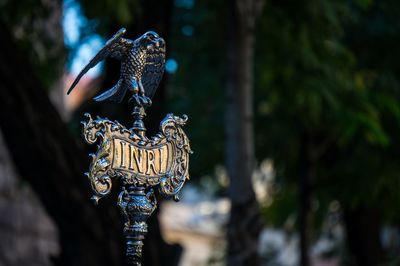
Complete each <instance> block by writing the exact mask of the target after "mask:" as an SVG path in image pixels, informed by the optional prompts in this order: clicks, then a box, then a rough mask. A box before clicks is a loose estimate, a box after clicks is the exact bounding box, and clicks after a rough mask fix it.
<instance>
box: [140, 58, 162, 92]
mask: <svg viewBox="0 0 400 266" xmlns="http://www.w3.org/2000/svg"><path fill="white" fill-rule="evenodd" d="M164 67H165V55H164V53H162V52H156V53H154V54H151V55H150V56H149V58H148V59H147V62H146V64H145V66H144V69H143V74H142V79H141V82H142V84H143V87H144V89H145V93H146V96H147V97H149V98H150V99H152V98H153V96H154V94H155V92H156V90H157V87H158V85H159V84H160V81H161V79H162V76H163V74H164Z"/></svg>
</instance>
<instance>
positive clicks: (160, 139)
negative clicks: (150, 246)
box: [68, 29, 192, 265]
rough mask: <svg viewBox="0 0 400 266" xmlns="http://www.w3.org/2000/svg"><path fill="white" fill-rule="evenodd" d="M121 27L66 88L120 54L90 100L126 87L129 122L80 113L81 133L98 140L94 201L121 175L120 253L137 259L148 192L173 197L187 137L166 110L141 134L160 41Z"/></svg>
mask: <svg viewBox="0 0 400 266" xmlns="http://www.w3.org/2000/svg"><path fill="white" fill-rule="evenodd" d="M124 33H125V29H121V30H120V31H118V32H117V33H116V34H115V35H114V37H112V38H111V39H110V40H109V41H108V42H107V43H106V44H105V46H104V47H103V48H102V49H101V50H100V51H99V52H98V53H97V55H96V56H95V57H94V58H93V59H92V60H91V61H90V62H89V64H88V65H87V66H86V67H85V68H84V69H83V70H82V71H81V73H80V74H79V75H78V77H77V78H76V80H75V81H74V82H73V84H72V85H71V88H70V89H69V91H68V93H69V92H71V91H72V89H73V88H74V87H75V85H76V84H77V83H78V82H79V80H80V79H81V77H82V76H83V75H84V74H85V73H86V72H87V71H88V70H89V69H90V68H92V67H93V66H95V65H96V64H97V63H99V62H100V61H101V60H103V59H104V58H106V57H107V56H111V57H115V58H118V59H119V60H121V76H120V79H119V80H118V82H117V84H116V85H115V86H114V87H113V88H112V89H110V90H108V91H106V92H104V93H103V94H101V95H100V96H97V97H96V98H95V100H96V101H103V100H111V101H117V102H120V101H122V99H123V98H124V96H125V94H126V92H127V91H128V90H129V91H131V92H132V98H131V99H132V100H133V101H132V102H133V104H134V108H133V113H132V115H133V118H134V122H133V127H132V128H130V129H127V128H126V127H124V126H123V125H121V124H120V123H118V122H117V121H110V120H108V119H102V118H99V117H98V118H97V119H93V118H92V117H91V116H90V115H89V114H85V116H86V117H87V121H85V122H83V137H84V139H85V141H86V142H87V143H88V144H94V143H96V142H97V143H99V145H98V149H97V152H96V153H95V154H91V155H90V156H91V157H92V162H91V164H90V166H89V172H88V173H86V175H87V177H88V178H89V180H90V183H91V185H92V189H93V191H94V195H93V197H92V200H93V201H94V202H95V203H96V204H97V203H98V201H99V199H100V198H102V197H104V196H105V195H107V194H108V193H109V192H110V190H111V186H112V179H115V178H119V179H121V180H122V184H123V187H122V191H121V193H120V194H119V197H118V206H119V208H120V209H121V212H122V215H123V217H124V221H125V224H124V235H125V237H126V246H127V249H126V255H127V259H128V263H129V264H131V265H141V262H140V261H141V256H142V246H143V239H144V237H145V235H146V233H147V224H146V220H147V218H148V217H149V216H150V215H151V214H152V213H153V211H154V210H155V208H156V206H157V201H156V197H155V195H154V193H155V191H156V190H157V191H158V192H159V193H160V194H161V195H164V196H174V198H175V199H178V195H177V194H178V193H179V191H180V190H181V188H182V186H183V184H184V183H185V181H186V179H189V172H188V169H189V154H190V153H191V152H192V151H191V149H190V145H189V139H188V138H187V136H186V134H185V133H184V131H183V130H182V126H184V125H185V124H186V121H187V119H188V118H187V116H186V115H184V116H183V117H182V118H180V117H177V116H174V115H173V114H168V115H167V116H166V117H165V118H164V119H163V120H162V121H161V123H160V132H159V133H158V134H157V135H155V136H153V137H152V138H147V137H146V128H145V126H144V123H143V121H142V119H143V118H144V117H145V115H146V113H145V108H146V107H149V106H150V105H151V98H152V97H153V95H154V93H155V91H156V89H157V86H158V84H159V82H160V80H161V78H162V75H163V71H164V62H165V42H164V40H163V39H162V38H161V37H159V36H158V35H157V33H155V32H151V31H150V32H147V33H145V34H144V35H142V36H141V37H140V38H138V39H136V40H135V41H132V40H128V39H124V38H122V35H123V34H124Z"/></svg>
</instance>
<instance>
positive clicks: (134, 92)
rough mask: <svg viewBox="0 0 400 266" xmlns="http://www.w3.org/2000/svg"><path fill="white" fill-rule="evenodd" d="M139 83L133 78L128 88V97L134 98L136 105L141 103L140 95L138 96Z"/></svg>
mask: <svg viewBox="0 0 400 266" xmlns="http://www.w3.org/2000/svg"><path fill="white" fill-rule="evenodd" d="M139 88H140V87H139V83H138V82H137V80H136V79H135V78H133V79H131V80H130V84H129V89H130V91H131V92H132V97H131V98H130V99H129V101H132V100H135V103H136V104H137V105H141V102H140V97H139V90H140V89H139Z"/></svg>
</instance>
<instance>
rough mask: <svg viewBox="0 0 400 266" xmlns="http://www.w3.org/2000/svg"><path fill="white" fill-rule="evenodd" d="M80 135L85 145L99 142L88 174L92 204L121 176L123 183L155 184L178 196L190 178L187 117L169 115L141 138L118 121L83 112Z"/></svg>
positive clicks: (92, 155)
mask: <svg viewBox="0 0 400 266" xmlns="http://www.w3.org/2000/svg"><path fill="white" fill-rule="evenodd" d="M85 116H86V117H87V118H88V121H86V122H83V136H84V139H85V141H86V142H87V143H88V144H94V143H96V142H98V143H99V145H98V150H97V153H96V154H90V156H91V157H92V162H91V164H90V167H89V172H88V173H86V175H87V176H88V178H89V180H90V182H91V185H92V188H93V191H94V193H95V195H94V196H93V197H92V199H93V200H94V201H95V203H97V202H98V200H99V199H100V198H101V197H103V196H105V195H107V194H108V193H109V192H110V190H111V186H112V181H111V179H112V178H120V179H121V180H122V181H123V184H124V185H133V186H143V187H154V186H157V185H159V191H160V192H161V193H162V194H163V195H165V196H177V194H178V192H179V191H180V190H181V188H182V186H183V184H184V183H185V180H186V179H189V172H188V167H189V154H190V153H191V150H190V145H189V139H188V137H187V136H186V134H185V133H184V132H183V130H182V128H181V127H182V126H184V125H185V124H186V121H187V119H188V118H187V116H184V117H183V118H180V117H178V116H174V115H173V114H168V115H167V116H166V117H165V118H164V120H162V121H161V123H160V133H158V134H157V135H156V136H154V137H153V138H151V139H142V138H141V137H140V136H139V135H137V134H136V133H135V132H134V131H133V130H132V129H127V128H125V127H124V126H123V125H121V124H120V123H118V122H117V121H110V120H107V119H102V118H97V119H95V120H93V119H92V117H91V116H90V114H85Z"/></svg>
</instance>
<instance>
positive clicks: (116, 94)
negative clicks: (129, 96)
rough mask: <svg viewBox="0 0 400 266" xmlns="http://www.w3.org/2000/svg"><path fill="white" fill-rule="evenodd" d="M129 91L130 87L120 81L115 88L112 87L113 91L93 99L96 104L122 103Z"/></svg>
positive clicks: (110, 90)
mask: <svg viewBox="0 0 400 266" xmlns="http://www.w3.org/2000/svg"><path fill="white" fill-rule="evenodd" d="M127 90H128V87H127V86H126V85H125V84H124V82H122V80H121V79H120V80H118V83H117V84H115V86H114V87H112V88H111V89H109V90H107V91H105V92H103V93H102V94H100V95H98V96H96V97H94V98H93V99H94V100H95V101H96V102H101V101H112V102H116V103H120V102H121V101H122V100H123V99H124V97H125V94H126V91H127Z"/></svg>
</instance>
